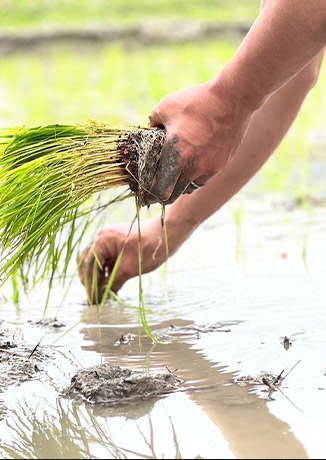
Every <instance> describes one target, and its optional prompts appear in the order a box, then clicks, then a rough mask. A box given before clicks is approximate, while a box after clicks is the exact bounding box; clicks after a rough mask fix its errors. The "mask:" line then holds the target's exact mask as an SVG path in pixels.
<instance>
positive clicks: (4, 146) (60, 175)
mask: <svg viewBox="0 0 326 460" xmlns="http://www.w3.org/2000/svg"><path fill="white" fill-rule="evenodd" d="M164 137H165V132H164V130H160V129H151V128H140V127H137V128H136V127H119V128H115V127H112V126H110V125H106V124H99V123H95V122H90V123H89V124H88V125H85V126H79V125H75V126H67V125H49V126H41V127H37V128H30V129H27V128H11V129H1V130H0V285H1V284H3V283H4V282H5V281H6V280H7V279H8V277H10V276H11V275H16V274H17V273H18V272H19V273H20V276H21V277H22V279H29V281H31V278H32V282H33V283H35V281H37V280H38V279H40V278H43V277H44V276H45V275H49V272H50V278H51V279H52V278H53V276H54V274H55V273H57V272H58V271H60V270H61V272H60V273H59V275H60V276H65V274H66V272H67V267H68V264H69V261H70V258H71V255H72V252H73V249H74V247H75V245H76V241H75V239H74V237H75V233H76V222H77V220H78V219H79V218H80V217H81V216H83V215H85V214H86V215H87V213H88V212H89V210H87V209H83V204H84V203H85V202H87V200H88V199H89V198H90V197H91V196H92V195H93V194H94V193H96V192H99V191H102V190H106V189H109V188H114V187H118V186H120V185H127V186H129V188H130V190H131V191H132V192H133V193H135V194H136V195H137V196H138V200H139V202H140V204H144V193H145V192H146V191H147V190H148V188H149V187H150V185H151V182H152V180H153V177H154V175H155V172H156V168H157V165H158V162H159V159H160V153H161V150H162V145H163V142H164ZM67 224H69V225H70V227H69V231H68V233H66V234H65V236H64V238H61V237H60V235H61V234H62V230H63V228H66V229H67ZM82 233H83V232H79V240H80V236H81V234H82ZM79 240H78V241H79ZM60 260H61V261H62V260H63V261H64V263H63V264H61V268H60V269H59V261H60Z"/></svg>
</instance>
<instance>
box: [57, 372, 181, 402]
mask: <svg viewBox="0 0 326 460" xmlns="http://www.w3.org/2000/svg"><path fill="white" fill-rule="evenodd" d="M181 383H182V381H181V380H180V379H179V378H178V377H177V376H176V375H174V374H172V373H164V374H157V375H144V374H141V373H137V372H133V371H132V370H131V369H127V368H121V367H119V366H110V365H108V364H102V365H99V366H94V367H90V368H86V369H81V370H79V371H78V372H77V373H76V374H75V375H74V376H73V377H72V379H71V384H70V385H69V387H68V388H66V389H65V390H64V391H63V395H64V396H66V397H70V398H74V399H77V400H84V401H87V402H89V403H94V404H95V403H101V404H103V403H110V402H116V401H121V400H126V399H128V400H130V399H136V398H146V397H149V396H161V395H165V394H166V393H170V392H172V391H175V390H177V389H178V387H179V386H180V384H181Z"/></svg>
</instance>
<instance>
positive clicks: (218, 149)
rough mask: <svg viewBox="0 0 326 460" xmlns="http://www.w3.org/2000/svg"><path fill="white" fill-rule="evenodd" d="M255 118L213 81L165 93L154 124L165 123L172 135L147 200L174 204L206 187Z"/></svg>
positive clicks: (153, 117) (152, 121)
mask: <svg viewBox="0 0 326 460" xmlns="http://www.w3.org/2000/svg"><path fill="white" fill-rule="evenodd" d="M250 118H251V114H250V113H246V114H244V113H243V112H242V111H241V110H239V109H238V108H235V107H234V106H233V107H232V104H231V102H229V101H227V100H226V98H224V97H221V96H220V95H219V94H218V90H217V87H216V84H214V86H213V84H212V83H211V82H209V83H205V84H203V85H198V86H193V87H190V88H187V89H185V90H182V91H179V92H177V93H174V94H171V95H169V96H166V97H164V98H163V99H162V100H161V101H160V102H159V104H158V105H157V107H156V108H155V109H154V110H153V112H152V113H151V115H150V126H153V127H154V126H164V127H165V129H166V132H167V134H166V139H165V142H164V146H163V152H162V157H161V161H160V165H159V168H158V171H157V173H156V176H155V179H154V182H153V185H152V188H151V190H150V192H151V194H148V196H147V201H148V203H150V202H154V201H163V202H165V203H168V204H170V203H172V202H174V201H175V200H176V199H177V198H178V196H179V195H181V194H182V193H191V192H192V191H193V190H195V189H196V185H199V186H201V185H204V184H205V183H206V182H207V181H208V180H209V179H210V178H211V177H212V176H214V175H215V174H217V173H218V172H219V171H220V170H221V169H222V168H224V166H225V165H226V164H227V162H228V160H229V158H230V157H231V156H232V155H233V153H234V152H235V151H236V150H237V148H238V147H239V145H240V143H241V141H242V139H243V136H244V134H245V132H246V130H247V127H248V125H249V121H250ZM192 182H193V183H194V184H195V185H191V183H192Z"/></svg>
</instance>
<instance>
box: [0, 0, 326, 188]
mask: <svg viewBox="0 0 326 460" xmlns="http://www.w3.org/2000/svg"><path fill="white" fill-rule="evenodd" d="M0 5H1V6H0V13H1V14H0V30H3V28H4V26H5V27H6V28H8V27H9V26H10V27H16V30H21V26H24V27H38V26H42V27H43V28H44V27H46V26H47V25H50V24H51V25H60V24H63V23H64V24H65V26H67V25H69V24H70V25H71V26H73V25H75V24H84V25H85V24H90V23H95V22H100V21H102V22H103V21H104V22H111V23H115V22H129V23H137V22H139V23H140V22H142V21H147V20H152V21H155V20H162V19H171V18H179V19H187V20H189V19H191V20H193V21H194V20H198V21H203V20H208V21H210V22H212V21H214V20H215V19H216V21H221V22H229V23H231V22H232V23H234V22H237V23H240V22H243V21H253V20H254V18H255V16H256V15H257V14H258V12H259V1H255V0H246V1H243V0H242V1H240V0H229V1H228V2H225V1H197V0H189V1H184V0H178V1H174V2H172V1H170V0H154V1H151V2H150V1H146V0H140V1H135V0H132V1H124V0H110V1H102V0H98V1H94V2H90V1H86V0H79V1H78V2H77V1H75V0H72V1H68V0H57V1H56V0H52V1H47V0H43V1H32V0H31V1H27V0H10V1H9V0H8V1H7V0H1V4H0ZM239 44H240V40H239V39H236V38H234V39H231V38H225V39H209V40H205V41H201V42H188V43H178V44H155V45H152V46H142V45H140V44H135V43H129V44H126V43H125V44H122V43H121V44H119V43H116V42H115V43H112V44H109V43H108V44H106V45H94V44H87V43H84V44H82V45H81V44H79V45H77V44H74V45H73V44H69V43H66V44H62V43H61V44H60V45H51V46H48V47H46V48H45V47H42V48H40V49H34V50H33V51H32V50H28V49H25V50H24V51H23V52H16V53H12V54H8V55H2V56H0V62H1V74H0V101H1V102H0V124H2V125H22V124H25V125H28V126H33V125H39V124H46V123H84V122H85V121H87V120H88V119H93V120H97V121H103V122H109V123H112V124H128V123H131V124H137V125H138V124H147V117H148V114H149V113H150V111H151V110H152V108H153V107H154V106H155V104H156V103H157V102H158V101H159V99H160V98H161V97H163V96H164V95H165V94H168V93H171V92H173V91H177V90H179V89H182V88H184V87H186V86H189V85H193V84H198V83H201V82H204V81H206V80H208V79H210V78H212V77H213V76H214V75H215V74H216V73H218V72H219V70H220V69H221V68H222V67H223V65H224V64H225V63H226V62H227V61H228V60H229V59H230V58H231V57H232V56H233V54H234V52H235V51H236V49H237V47H238V46H239ZM324 80H325V69H323V71H322V76H321V79H320V82H319V84H318V85H317V87H316V88H315V89H314V90H313V91H312V93H311V94H310V95H309V97H308V99H307V101H306V103H305V105H304V107H303V109H302V111H301V113H300V115H299V117H298V119H297V121H296V123H295V124H294V126H293V128H292V129H291V131H290V133H289V135H288V136H287V138H286V139H285V140H284V142H283V143H282V145H281V146H280V148H279V149H278V152H277V153H276V154H275V155H274V158H272V159H271V160H270V161H269V162H268V164H267V165H266V166H265V167H264V168H263V170H262V172H261V173H260V174H259V176H258V179H257V180H256V182H255V184H256V183H257V184H258V187H259V190H262V189H263V190H276V191H284V192H286V193H292V194H293V193H294V194H297V193H299V194H300V193H301V194H302V193H308V189H309V190H310V192H311V190H312V189H311V187H312V185H311V181H310V179H309V178H310V177H311V164H312V162H311V159H312V158H320V154H322V153H323V150H324V145H325V143H326V142H325V137H326V136H325V134H324V121H323V120H324V119H325V116H324V115H325V110H326V109H325V107H326V104H325V102H326V101H325V91H324V85H325V84H324ZM313 185H314V187H315V188H316V182H315V181H313Z"/></svg>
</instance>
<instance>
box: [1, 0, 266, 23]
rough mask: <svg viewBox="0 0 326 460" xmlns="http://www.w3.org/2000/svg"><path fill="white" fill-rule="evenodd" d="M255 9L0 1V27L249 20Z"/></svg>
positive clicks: (202, 1) (235, 0) (139, 0)
mask: <svg viewBox="0 0 326 460" xmlns="http://www.w3.org/2000/svg"><path fill="white" fill-rule="evenodd" d="M258 11H259V0H241V1H240V0H227V1H225V0H1V3H0V27H1V26H4V27H6V28H10V27H17V26H23V27H33V26H39V25H43V26H44V25H45V26H47V25H59V24H62V25H67V24H68V25H70V24H73V25H77V24H78V25H81V24H89V23H103V22H105V23H117V22H118V23H123V24H133V25H134V24H137V23H139V22H143V21H147V20H151V21H152V20H157V19H158V18H159V19H160V20H162V19H166V20H171V19H182V20H183V19H185V20H192V21H210V22H216V21H217V22H223V23H230V22H234V21H236V22H249V23H251V22H252V21H253V20H254V18H255V17H256V16H257V12H258Z"/></svg>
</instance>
